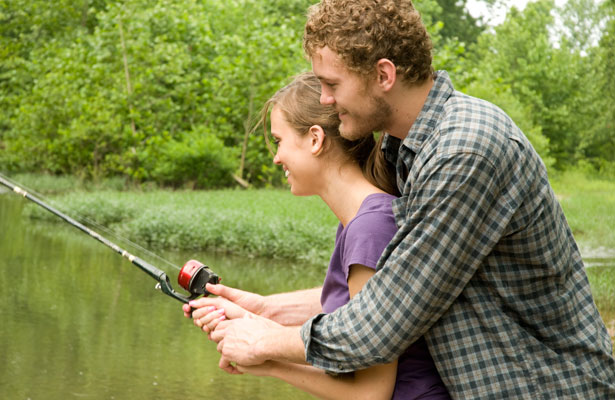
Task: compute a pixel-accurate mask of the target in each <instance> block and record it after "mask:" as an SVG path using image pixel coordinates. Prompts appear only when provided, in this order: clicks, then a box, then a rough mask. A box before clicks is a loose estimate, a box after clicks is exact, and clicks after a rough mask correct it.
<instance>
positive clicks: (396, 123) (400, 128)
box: [386, 78, 434, 140]
mask: <svg viewBox="0 0 615 400" xmlns="http://www.w3.org/2000/svg"><path fill="white" fill-rule="evenodd" d="M433 84H434V80H433V79H431V78H430V79H428V80H427V81H425V82H424V83H421V84H418V85H413V86H406V85H404V84H403V83H402V82H399V84H398V86H396V87H395V89H394V90H392V91H391V93H389V97H388V98H387V99H386V100H387V101H388V103H389V104H390V105H391V109H392V115H391V123H390V125H389V126H388V127H387V129H386V132H387V133H388V134H389V135H391V136H394V137H396V138H399V139H401V140H404V139H405V138H406V136H407V135H408V131H409V130H410V128H411V127H412V124H414V121H416V119H417V117H418V116H419V113H420V112H421V110H422V109H423V105H424V104H425V101H426V100H427V96H428V95H429V91H430V90H431V88H432V86H433Z"/></svg>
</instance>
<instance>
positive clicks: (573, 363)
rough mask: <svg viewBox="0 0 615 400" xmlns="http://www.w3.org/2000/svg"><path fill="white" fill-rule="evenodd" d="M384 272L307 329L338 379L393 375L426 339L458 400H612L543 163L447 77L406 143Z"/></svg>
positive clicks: (594, 325) (313, 355) (612, 381)
mask: <svg viewBox="0 0 615 400" xmlns="http://www.w3.org/2000/svg"><path fill="white" fill-rule="evenodd" d="M383 149H384V151H385V154H386V156H387V158H388V159H389V161H391V162H393V163H395V165H396V168H397V174H398V177H399V179H398V184H399V187H400V191H401V193H402V196H401V197H400V198H399V199H396V200H394V202H393V210H394V212H395V217H396V221H397V224H398V228H399V231H398V232H397V234H396V236H395V237H394V238H393V240H392V241H391V243H390V244H389V246H388V247H387V249H386V250H385V252H384V253H383V255H382V257H381V259H380V262H379V265H378V268H379V270H378V272H377V273H376V274H375V275H374V277H373V278H372V279H370V280H369V282H368V283H367V284H366V286H365V287H364V288H363V290H362V291H361V292H360V293H359V294H358V295H357V296H355V297H354V298H353V299H352V300H351V301H350V302H349V303H348V304H347V305H346V306H345V307H342V308H340V309H338V310H337V311H335V312H334V313H331V314H327V315H325V314H321V315H318V316H316V317H315V318H313V319H312V320H310V321H308V322H307V323H306V324H305V325H304V326H303V327H302V329H301V335H302V338H303V340H304V342H305V346H306V354H307V361H308V362H309V363H310V364H313V365H315V366H317V367H319V368H322V369H325V370H327V371H329V372H334V373H336V372H349V371H353V370H357V369H362V368H366V367H368V366H370V365H374V364H379V363H385V362H389V361H391V360H394V359H396V358H398V357H399V355H400V354H402V352H403V351H404V350H405V349H406V348H407V347H408V346H409V345H410V344H411V343H412V342H414V341H415V340H416V339H418V338H419V337H420V336H421V335H424V336H425V338H426V340H427V343H428V345H429V349H430V351H431V354H432V356H433V358H434V361H435V362H436V366H437V367H438V370H439V372H440V374H441V376H442V379H443V380H444V382H445V384H446V386H447V388H448V389H449V391H450V393H451V395H452V396H453V398H460V399H462V398H463V399H509V398H515V399H516V398H523V399H553V398H570V399H607V398H608V399H615V360H614V359H613V356H612V352H613V350H612V343H611V340H610V337H609V335H608V333H607V330H606V328H605V326H604V323H603V321H602V319H601V318H600V315H599V314H598V310H597V308H596V306H595V304H594V301H593V298H592V295H591V292H590V286H589V282H588V280H587V277H586V274H585V270H584V266H583V262H582V260H581V256H580V253H579V250H578V248H577V246H576V244H575V241H574V238H573V237H572V233H571V231H570V228H569V227H568V223H567V222H566V219H565V217H564V214H563V212H562V210H561V208H560V206H559V204H558V202H557V201H556V199H555V195H554V193H553V191H552V189H551V187H550V185H549V182H548V180H547V173H546V169H545V167H544V165H543V163H542V161H541V160H540V157H539V156H538V154H537V153H536V152H535V150H534V149H533V148H532V146H531V145H530V143H529V142H528V140H527V139H526V137H525V136H524V135H523V133H522V132H521V131H520V130H519V128H517V126H516V125H515V124H514V123H513V122H512V121H511V120H510V118H509V117H508V116H507V115H506V114H505V113H504V112H503V111H501V110H500V109H499V108H497V107H496V106H494V105H492V104H490V103H488V102H485V101H482V100H479V99H476V98H472V97H470V96H466V95H464V94H462V93H459V92H456V91H455V90H454V88H453V86H452V84H451V82H450V79H449V77H448V74H447V73H446V72H444V71H439V72H438V73H437V78H436V80H435V84H434V86H433V88H432V90H431V92H430V94H429V96H428V98H427V101H426V103H425V105H424V107H423V110H422V111H421V113H420V115H419V117H418V119H417V120H416V122H415V123H414V124H413V125H412V128H411V129H410V131H409V133H408V136H407V137H406V139H405V140H403V141H400V140H398V139H396V138H393V137H390V136H389V137H387V140H385V143H384V145H383Z"/></svg>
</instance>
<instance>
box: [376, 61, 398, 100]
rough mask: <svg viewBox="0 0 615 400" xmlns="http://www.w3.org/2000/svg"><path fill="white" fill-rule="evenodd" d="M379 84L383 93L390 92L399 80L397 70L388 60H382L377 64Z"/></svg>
mask: <svg viewBox="0 0 615 400" xmlns="http://www.w3.org/2000/svg"><path fill="white" fill-rule="evenodd" d="M376 76H377V84H378V86H379V87H380V89H381V90H382V91H385V92H388V91H389V90H391V88H393V85H395V81H396V80H397V68H395V64H393V62H392V61H391V60H389V59H387V58H381V59H380V60H378V61H377V62H376Z"/></svg>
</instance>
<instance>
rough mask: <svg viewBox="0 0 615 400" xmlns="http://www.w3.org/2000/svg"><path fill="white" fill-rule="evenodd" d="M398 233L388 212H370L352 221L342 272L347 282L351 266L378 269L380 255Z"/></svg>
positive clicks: (345, 244)
mask: <svg viewBox="0 0 615 400" xmlns="http://www.w3.org/2000/svg"><path fill="white" fill-rule="evenodd" d="M396 232H397V225H395V218H394V217H393V213H392V212H391V210H390V208H389V210H388V212H383V211H380V212H368V213H365V214H362V215H361V216H359V217H358V218H355V219H354V220H352V221H351V222H350V223H349V224H348V227H347V233H346V239H345V241H344V252H343V256H342V271H343V272H344V276H345V278H346V280H348V275H349V273H350V266H351V265H354V264H360V265H363V266H365V267H368V268H371V269H374V270H375V269H376V266H377V265H378V260H379V259H380V255H381V254H382V253H383V252H384V250H385V249H386V247H387V245H388V244H389V242H390V241H391V239H393V236H394V235H395V233H396Z"/></svg>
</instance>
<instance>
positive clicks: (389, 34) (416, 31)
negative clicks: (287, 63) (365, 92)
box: [303, 0, 434, 84]
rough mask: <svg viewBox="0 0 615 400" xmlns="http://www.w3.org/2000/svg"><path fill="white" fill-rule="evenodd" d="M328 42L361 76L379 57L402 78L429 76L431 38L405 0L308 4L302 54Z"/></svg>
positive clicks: (310, 53) (328, 0) (337, 0)
mask: <svg viewBox="0 0 615 400" xmlns="http://www.w3.org/2000/svg"><path fill="white" fill-rule="evenodd" d="M325 46H327V47H329V48H330V49H331V50H333V51H334V52H335V53H337V54H338V55H339V56H340V57H341V59H342V61H343V62H344V64H345V65H346V67H347V68H348V69H350V70H351V71H354V72H357V73H359V74H361V75H363V76H369V75H371V74H372V73H373V72H374V67H375V66H376V62H377V61H378V60H379V59H381V58H386V59H388V60H390V61H392V62H393V63H394V64H395V66H396V67H397V73H398V74H399V75H401V77H402V80H403V81H404V82H406V83H408V84H415V83H422V82H424V81H425V80H427V79H428V78H430V77H432V76H433V73H434V71H433V67H432V65H431V50H432V44H431V39H430V38H429V35H428V34H427V30H426V29H425V25H424V24H423V22H422V21H421V16H420V14H419V12H418V11H417V10H416V9H415V8H414V6H413V5H412V2H411V1H410V0H322V1H321V2H320V3H318V4H315V5H313V6H311V7H310V8H309V10H308V19H307V23H306V25H305V32H304V36H303V48H304V50H305V53H306V55H307V56H308V58H310V59H311V58H312V57H313V56H314V55H315V54H316V52H317V51H318V50H319V49H321V48H323V47H325Z"/></svg>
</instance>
